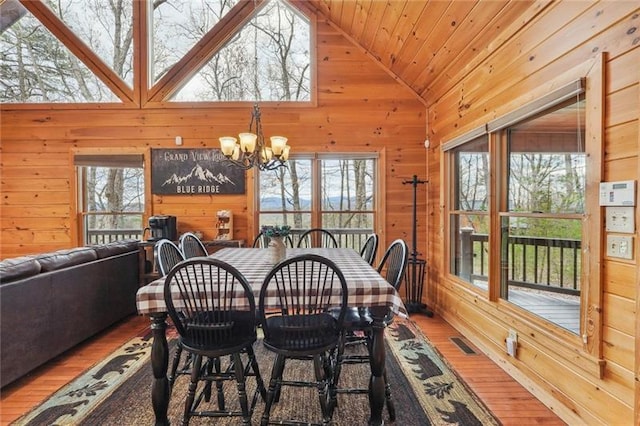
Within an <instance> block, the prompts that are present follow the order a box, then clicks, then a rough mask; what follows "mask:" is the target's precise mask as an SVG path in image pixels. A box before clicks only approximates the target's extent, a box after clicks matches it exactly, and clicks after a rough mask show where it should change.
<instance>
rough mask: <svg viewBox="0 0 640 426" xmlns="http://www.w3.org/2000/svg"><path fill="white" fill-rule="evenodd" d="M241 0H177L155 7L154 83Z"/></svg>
mask: <svg viewBox="0 0 640 426" xmlns="http://www.w3.org/2000/svg"><path fill="white" fill-rule="evenodd" d="M238 1H239V0H177V1H171V2H158V4H157V6H155V4H156V2H153V3H150V5H151V6H152V7H154V9H153V12H152V17H153V24H152V28H153V32H152V34H151V38H150V39H151V44H152V46H153V49H152V58H151V59H152V60H151V64H152V72H151V75H152V76H153V82H154V83H156V82H158V80H159V79H160V78H161V77H162V76H163V75H164V74H165V73H166V72H167V71H168V70H169V69H170V68H171V67H172V66H173V65H175V64H176V62H178V61H179V60H180V59H181V58H182V57H183V56H184V55H185V54H186V53H187V52H188V51H189V50H190V49H191V48H192V47H193V46H194V45H195V44H196V43H197V42H198V41H199V40H200V39H201V38H202V37H203V36H204V35H205V34H206V33H207V32H209V30H211V29H212V28H213V27H214V26H215V25H216V24H217V23H218V22H220V20H221V19H222V18H223V17H224V16H225V15H226V14H227V13H228V12H229V11H230V10H231V9H232V8H233V6H235V5H236V4H237V3H238Z"/></svg>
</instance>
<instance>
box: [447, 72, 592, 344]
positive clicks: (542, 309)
mask: <svg viewBox="0 0 640 426" xmlns="http://www.w3.org/2000/svg"><path fill="white" fill-rule="evenodd" d="M585 121H586V117H585V95H584V89H583V81H582V80H579V81H577V82H576V83H572V84H570V85H567V86H566V87H563V88H560V89H558V90H557V91H555V92H553V93H551V94H549V95H548V96H545V97H543V98H541V99H539V100H537V101H534V102H532V103H531V104H528V105H526V106H525V107H523V108H521V109H520V110H517V111H514V112H513V113H510V114H507V115H506V116H504V117H501V118H499V119H496V120H494V121H492V122H490V123H487V125H486V127H485V126H483V127H482V128H478V129H477V131H475V133H474V134H470V135H468V136H464V135H463V136H461V137H460V138H458V140H457V141H456V140H454V141H450V142H447V143H445V144H444V145H443V150H444V151H445V152H446V154H445V158H446V160H447V168H448V173H447V174H446V176H447V179H448V182H446V184H445V187H446V188H449V196H448V201H447V212H448V215H447V217H448V223H447V228H448V232H449V236H450V238H449V243H448V244H449V256H448V262H449V272H450V273H451V274H452V275H455V276H456V277H457V278H458V279H459V280H462V281H463V282H467V283H469V284H471V285H472V286H473V288H475V289H482V290H485V289H486V290H489V291H490V292H489V293H488V297H490V298H492V299H494V298H495V299H497V298H501V299H503V300H505V301H507V302H509V303H510V304H512V305H514V306H517V307H518V308H519V309H523V310H526V311H528V312H529V313H531V314H533V315H535V316H537V317H539V318H540V319H541V320H543V321H548V322H551V323H553V324H555V325H556V326H559V327H561V328H563V329H565V330H568V331H569V332H571V333H573V334H576V335H579V334H580V333H581V325H582V324H583V321H582V320H581V308H582V305H583V303H584V300H586V299H584V298H583V294H582V291H583V288H584V282H583V281H584V278H583V277H584V273H583V272H584V269H585V266H584V261H583V253H584V252H583V250H582V249H583V247H584V242H583V236H584V230H583V227H584V226H585V214H586V207H585V206H586V201H585V200H586V178H587V170H586V168H587V165H586V164H587V163H586V147H585V141H586V137H585ZM490 171H491V172H492V173H494V174H495V177H494V178H491V174H490ZM490 194H493V195H494V197H493V199H494V200H495V202H494V201H491V197H489V195H490ZM492 229H493V230H494V231H498V230H499V232H496V234H499V235H491V232H490V231H491V230H492ZM492 272H493V274H492ZM491 290H493V291H491Z"/></svg>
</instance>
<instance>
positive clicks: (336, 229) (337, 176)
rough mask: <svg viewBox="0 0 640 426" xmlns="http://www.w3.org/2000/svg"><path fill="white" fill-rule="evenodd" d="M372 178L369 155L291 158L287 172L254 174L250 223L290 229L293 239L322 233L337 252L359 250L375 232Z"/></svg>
mask: <svg viewBox="0 0 640 426" xmlns="http://www.w3.org/2000/svg"><path fill="white" fill-rule="evenodd" d="M376 173H377V159H376V156H375V154H368V155H348V154H343V155H324V154H323V155H320V154H318V155H315V156H309V157H304V156H297V157H294V158H292V159H290V160H289V161H288V167H283V168H279V169H277V170H273V171H260V172H259V176H258V179H257V180H258V182H259V183H258V190H257V193H256V194H257V212H256V216H257V218H256V219H257V221H256V223H258V224H259V226H262V225H290V226H291V227H292V228H293V234H294V239H295V237H296V236H297V235H299V234H300V233H302V232H303V231H305V230H307V229H309V228H325V229H327V230H329V231H331V233H332V234H333V235H334V236H335V237H336V239H338V242H339V244H340V247H352V248H354V249H356V250H359V249H360V247H361V245H362V244H363V243H364V240H365V239H366V237H367V236H368V235H369V234H371V233H372V232H374V229H376V227H375V224H376V220H377V217H376V211H377V204H376V203H377V201H378V200H377V198H376V196H375V194H376ZM295 240H296V242H297V239H295Z"/></svg>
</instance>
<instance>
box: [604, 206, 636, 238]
mask: <svg viewBox="0 0 640 426" xmlns="http://www.w3.org/2000/svg"><path fill="white" fill-rule="evenodd" d="M605 210H606V220H605V223H606V230H607V232H619V233H622V234H633V233H634V232H635V230H636V218H635V212H634V208H633V207H605Z"/></svg>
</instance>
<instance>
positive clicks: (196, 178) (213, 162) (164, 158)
mask: <svg viewBox="0 0 640 426" xmlns="http://www.w3.org/2000/svg"><path fill="white" fill-rule="evenodd" d="M245 181H246V180H245V171H244V170H243V169H241V168H239V167H236V166H234V165H233V164H231V163H229V162H228V161H225V157H224V155H222V152H220V150H219V149H213V148H212V149H201V148H197V149H152V150H151V192H152V193H154V194H244V193H245Z"/></svg>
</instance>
